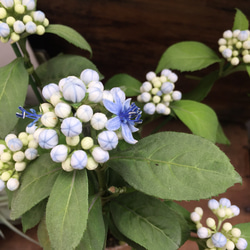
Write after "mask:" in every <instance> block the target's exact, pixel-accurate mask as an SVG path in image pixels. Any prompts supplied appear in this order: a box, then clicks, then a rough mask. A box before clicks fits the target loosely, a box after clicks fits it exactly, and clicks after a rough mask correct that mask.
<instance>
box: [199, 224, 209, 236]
mask: <svg viewBox="0 0 250 250" xmlns="http://www.w3.org/2000/svg"><path fill="white" fill-rule="evenodd" d="M197 235H198V237H199V238H200V239H205V238H208V237H209V233H208V228H206V227H201V228H199V229H198V230H197Z"/></svg>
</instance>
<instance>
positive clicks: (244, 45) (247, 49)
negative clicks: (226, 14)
mask: <svg viewBox="0 0 250 250" xmlns="http://www.w3.org/2000/svg"><path fill="white" fill-rule="evenodd" d="M249 35H250V31H249V30H238V29H237V30H234V31H231V30H226V31H224V33H223V37H222V38H220V39H219V41H218V44H219V51H220V52H221V53H222V56H223V57H224V58H226V59H227V60H228V61H229V62H230V63H231V64H232V65H234V66H236V65H238V64H239V63H240V62H243V63H250V36H249Z"/></svg>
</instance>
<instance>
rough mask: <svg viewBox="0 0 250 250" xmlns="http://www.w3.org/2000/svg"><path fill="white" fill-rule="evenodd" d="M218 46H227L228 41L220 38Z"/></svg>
mask: <svg viewBox="0 0 250 250" xmlns="http://www.w3.org/2000/svg"><path fill="white" fill-rule="evenodd" d="M218 44H219V45H226V44H227V40H226V39H224V38H220V39H219V41H218Z"/></svg>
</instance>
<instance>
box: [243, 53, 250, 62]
mask: <svg viewBox="0 0 250 250" xmlns="http://www.w3.org/2000/svg"><path fill="white" fill-rule="evenodd" d="M242 59H243V62H244V63H250V55H245V56H243V58H242Z"/></svg>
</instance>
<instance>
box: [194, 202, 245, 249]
mask: <svg viewBox="0 0 250 250" xmlns="http://www.w3.org/2000/svg"><path fill="white" fill-rule="evenodd" d="M208 207H209V208H210V210H211V211H212V212H213V213H214V215H216V217H217V220H218V225H216V221H215V220H214V219H213V218H211V217H209V218H207V219H206V226H203V225H202V223H201V219H202V216H203V210H202V208H200V207H196V208H195V210H194V212H192V213H191V214H190V217H191V220H192V221H193V222H194V223H195V224H196V228H197V235H198V237H199V238H200V239H205V240H206V245H207V248H206V249H205V250H208V249H212V250H219V249H223V250H234V249H238V250H244V249H246V248H247V241H246V240H245V239H244V238H243V237H242V236H241V231H240V229H238V228H236V227H233V226H232V224H231V223H229V222H224V220H226V219H230V218H232V217H235V216H237V215H239V214H240V209H239V207H237V206H236V205H231V201H230V200H229V199H227V198H221V199H220V200H219V201H217V200H215V199H211V200H209V201H208ZM223 222H224V223H223Z"/></svg>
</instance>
